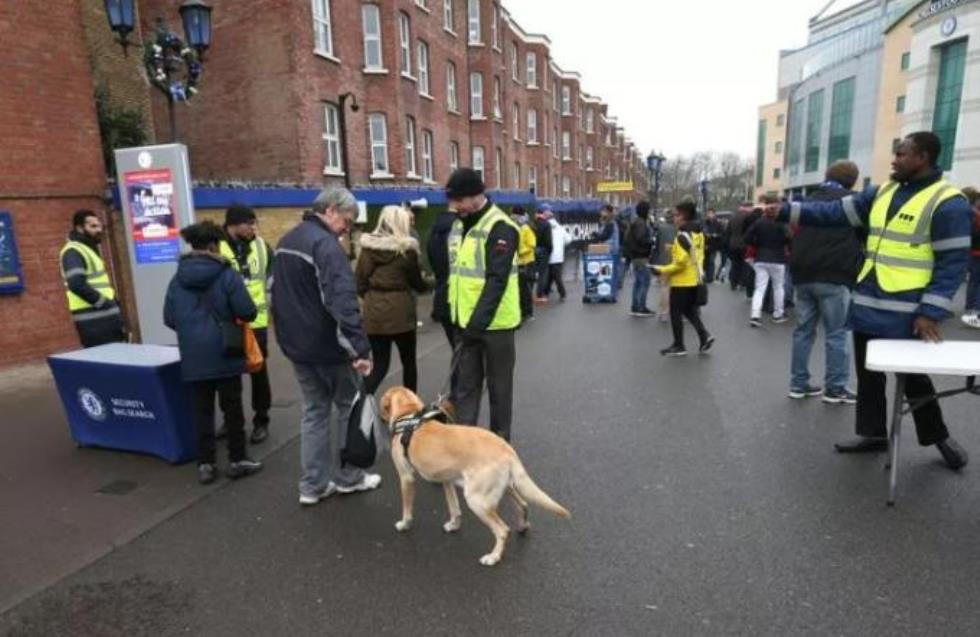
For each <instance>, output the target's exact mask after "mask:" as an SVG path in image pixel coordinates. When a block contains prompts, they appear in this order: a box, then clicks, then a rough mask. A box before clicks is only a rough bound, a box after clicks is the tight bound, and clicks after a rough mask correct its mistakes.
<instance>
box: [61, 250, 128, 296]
mask: <svg viewBox="0 0 980 637" xmlns="http://www.w3.org/2000/svg"><path fill="white" fill-rule="evenodd" d="M69 250H75V251H76V252H78V253H79V254H80V255H82V259H83V260H84V261H85V271H84V272H76V271H68V272H65V271H64V269H62V271H61V280H62V282H63V283H64V285H65V293H66V294H67V295H68V311H69V312H71V313H72V314H74V313H76V312H81V311H83V310H91V309H94V308H95V305H93V304H91V303H89V302H88V301H86V300H85V299H83V298H82V297H80V296H78V295H77V294H75V293H74V292H72V291H71V290H69V289H68V279H69V278H70V277H73V276H76V275H78V274H84V275H85V281H86V282H87V283H88V284H89V285H90V286H91V287H93V288H94V289H96V290H97V291H98V292H99V294H101V295H102V296H103V297H105V298H107V299H109V300H110V301H113V300H115V298H116V291H115V290H114V289H113V288H112V281H111V280H109V273H108V272H107V271H106V269H105V261H103V260H102V257H101V256H99V253H98V252H96V251H95V250H93V249H92V248H90V247H89V246H87V245H85V244H84V243H82V242H81V241H72V240H69V241H67V242H66V243H65V245H64V246H62V248H61V252H60V253H59V254H58V260H59V262H61V261H63V260H64V257H65V253H66V252H68V251H69ZM113 309H114V311H115V312H117V313H118V311H119V309H118V308H113Z"/></svg>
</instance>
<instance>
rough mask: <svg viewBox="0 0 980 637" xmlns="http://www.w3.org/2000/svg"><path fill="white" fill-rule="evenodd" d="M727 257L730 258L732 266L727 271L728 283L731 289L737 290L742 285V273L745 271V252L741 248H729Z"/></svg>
mask: <svg viewBox="0 0 980 637" xmlns="http://www.w3.org/2000/svg"><path fill="white" fill-rule="evenodd" d="M728 256H729V258H730V259H731V260H732V267H731V269H730V270H729V271H728V284H729V285H730V286H731V287H732V289H733V290H737V289H738V286H740V285H742V275H743V272H744V271H745V252H744V251H743V250H730V251H729V255H728Z"/></svg>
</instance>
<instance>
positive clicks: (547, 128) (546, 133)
mask: <svg viewBox="0 0 980 637" xmlns="http://www.w3.org/2000/svg"><path fill="white" fill-rule="evenodd" d="M535 115H537V113H535ZM543 115H544V123H543V125H542V130H544V135H542V137H544V145H545V146H550V145H551V144H552V142H553V141H554V140H552V139H551V137H550V135H549V134H550V133H551V119H550V118H549V117H548V111H547V109H545V112H544V113H543ZM535 119H537V117H535ZM529 134H530V133H529Z"/></svg>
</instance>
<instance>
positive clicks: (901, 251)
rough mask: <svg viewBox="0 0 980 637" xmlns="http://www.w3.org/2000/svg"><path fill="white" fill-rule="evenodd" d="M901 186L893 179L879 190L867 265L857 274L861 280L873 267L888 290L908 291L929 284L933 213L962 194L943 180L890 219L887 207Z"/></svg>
mask: <svg viewBox="0 0 980 637" xmlns="http://www.w3.org/2000/svg"><path fill="white" fill-rule="evenodd" d="M898 186H899V185H898V184H897V183H896V182H893V181H892V182H889V183H887V184H885V185H884V186H882V187H881V188H879V189H878V194H877V195H876V196H875V200H874V204H872V206H871V216H870V217H869V219H868V243H867V249H866V252H865V255H866V256H865V259H864V267H862V268H861V273H860V274H859V275H858V283H860V282H861V281H863V280H864V279H865V278H866V277H867V276H868V275H869V274H870V273H871V271H872V270H874V271H875V275H876V276H877V278H878V285H879V286H880V287H881V289H882V290H884V291H885V292H909V291H911V290H921V289H923V288H925V287H926V286H927V285H929V281H931V280H932V267H933V262H934V257H933V250H932V239H931V234H930V228H931V226H932V216H933V214H935V212H936V208H938V207H939V206H940V204H942V203H943V202H944V201H946V200H948V199H951V198H953V197H957V196H960V195H961V193H960V191H959V190H957V189H956V188H955V187H953V186H951V185H950V184H949V182H947V181H946V180H944V179H940V180H939V181H937V182H936V183H934V184H932V185H931V186H929V187H928V188H924V189H923V190H921V191H920V192H918V193H916V194H915V196H913V197H912V198H911V199H909V200H908V202H906V203H905V205H904V206H902V208H901V209H900V210H899V211H898V212H897V213H896V214H895V216H894V217H892V219H891V221H888V208H889V207H890V206H891V203H892V199H893V198H894V196H895V191H896V190H898Z"/></svg>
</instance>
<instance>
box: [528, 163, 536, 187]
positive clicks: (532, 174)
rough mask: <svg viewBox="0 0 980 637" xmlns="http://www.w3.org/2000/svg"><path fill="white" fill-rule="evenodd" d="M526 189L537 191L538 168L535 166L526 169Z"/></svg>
mask: <svg viewBox="0 0 980 637" xmlns="http://www.w3.org/2000/svg"><path fill="white" fill-rule="evenodd" d="M527 189H528V190H531V191H534V192H537V191H538V167H537V166H528V167H527Z"/></svg>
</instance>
